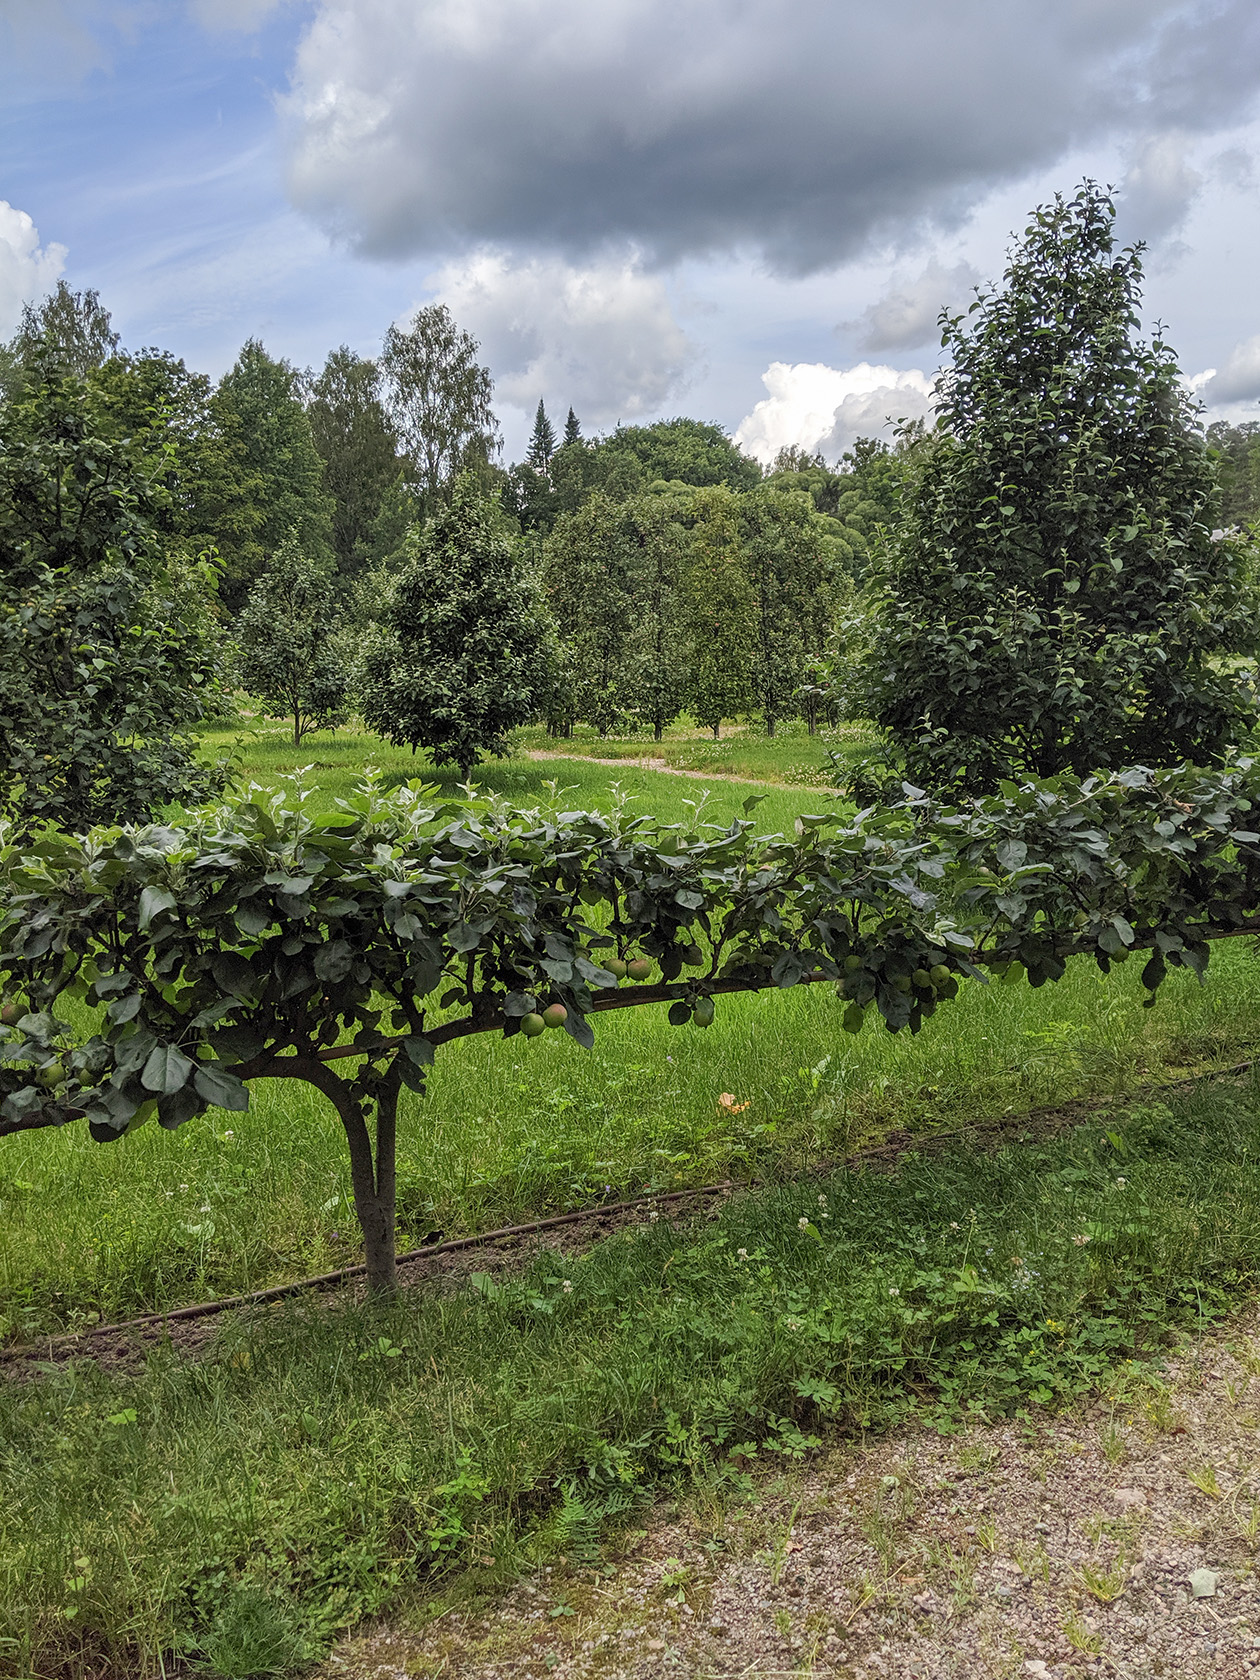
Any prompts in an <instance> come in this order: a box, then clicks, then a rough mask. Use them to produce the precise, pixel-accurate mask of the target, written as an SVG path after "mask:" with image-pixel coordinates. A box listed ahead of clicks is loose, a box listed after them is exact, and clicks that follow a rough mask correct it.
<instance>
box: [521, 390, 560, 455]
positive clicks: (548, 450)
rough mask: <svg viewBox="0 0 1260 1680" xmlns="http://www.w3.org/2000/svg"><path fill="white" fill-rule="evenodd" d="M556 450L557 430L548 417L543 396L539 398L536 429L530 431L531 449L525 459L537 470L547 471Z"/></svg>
mask: <svg viewBox="0 0 1260 1680" xmlns="http://www.w3.org/2000/svg"><path fill="white" fill-rule="evenodd" d="M555 452H556V431H555V427H554V426H553V425H552V424H551V421H550V420H548V418H547V410H546V408H545V407H544V406H543V400H542V398H541V397H539V399H538V409H537V412H536V413H535V415H534V429H533V431H532V432H531V433H530V438H529V449H528V450H527V451H526V454H525V459H526V461H527V462H528V463H529V465H530V466H531V467H533V469H534V471H535V472H540V473H545V472H546V470H547V468H548V466H549V465H550V462H551V457H552V456H553V455H554V454H555Z"/></svg>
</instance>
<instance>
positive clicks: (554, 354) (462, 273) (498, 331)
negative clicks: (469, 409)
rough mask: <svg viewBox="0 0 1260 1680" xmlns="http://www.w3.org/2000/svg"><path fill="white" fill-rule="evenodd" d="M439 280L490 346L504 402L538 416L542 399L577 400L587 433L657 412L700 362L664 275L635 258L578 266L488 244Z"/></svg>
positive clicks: (464, 321) (463, 320) (443, 296)
mask: <svg viewBox="0 0 1260 1680" xmlns="http://www.w3.org/2000/svg"><path fill="white" fill-rule="evenodd" d="M435 284H436V288H437V296H438V298H439V299H440V300H441V301H442V302H443V303H446V304H448V305H449V306H450V309H451V312H452V314H453V315H454V316H455V318H456V320H457V321H458V322H459V324H460V325H461V326H462V327H466V328H467V329H468V330H469V331H471V332H472V334H473V335H474V337H475V338H476V339H477V340H478V341H479V343H480V344H481V347H482V350H483V351H484V352H485V358H486V360H487V361H488V362H489V364H490V366H491V367H492V368H493V369H494V380H495V394H496V397H497V399H498V400H499V401H502V402H505V403H509V404H511V405H512V406H513V407H515V408H519V409H522V410H524V411H525V412H526V413H527V414H529V415H531V416H532V414H533V411H534V406H535V404H536V403H537V401H538V399H539V397H543V398H545V399H546V402H547V405H548V407H549V408H551V409H552V410H553V411H555V412H557V413H559V414H563V413H564V411H565V409H566V408H567V407H568V406H569V405H570V404H572V406H573V407H574V408H575V409H576V410H577V412H578V414H579V415H580V416H581V418H582V421H583V423H584V425H586V426H587V428H588V429H589V428H591V427H602V426H611V425H613V424H615V423H616V422H617V421H618V420H634V419H638V418H639V417H640V416H642V415H645V414H654V413H656V412H657V411H658V410H659V409H661V408H662V407H663V406H664V405H665V404H666V403H667V402H668V401H670V399H671V398H672V397H674V396H675V395H676V394H677V393H678V392H679V390H680V388H681V386H682V383H683V381H684V379H685V377H686V374H687V373H688V371H689V370H690V368H691V367H692V365H693V363H694V360H695V348H694V346H693V345H692V344H691V342H690V340H689V339H688V338H687V335H686V334H685V333H684V332H683V330H682V328H681V327H680V326H679V325H678V323H677V321H676V320H675V318H674V313H673V310H672V308H671V305H670V300H669V295H668V293H667V291H666V288H665V284H664V282H663V281H662V279H661V277H660V276H659V275H658V274H645V273H643V271H642V270H641V269H640V268H639V267H638V265H637V264H636V263H634V262H633V261H627V260H624V259H622V260H613V259H610V260H607V261H602V262H598V263H593V264H589V265H584V266H581V267H577V266H574V265H572V264H569V263H566V262H564V261H563V260H562V259H560V258H556V257H532V258H528V259H526V260H524V261H515V260H513V259H512V258H511V257H509V256H507V255H506V254H505V253H503V252H501V251H489V250H482V251H478V252H475V253H474V254H473V255H472V256H471V257H470V258H468V259H466V260H461V261H456V262H451V263H448V264H446V266H445V267H444V268H443V269H442V270H441V271H440V273H439V274H438V275H437V276H435Z"/></svg>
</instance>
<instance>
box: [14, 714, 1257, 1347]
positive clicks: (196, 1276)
mask: <svg viewBox="0 0 1260 1680" xmlns="http://www.w3.org/2000/svg"><path fill="white" fill-rule="evenodd" d="M369 745H370V743H369V742H368V741H367V739H366V738H364V737H361V736H354V735H350V734H346V735H338V736H336V737H335V738H328V737H323V736H321V737H318V738H314V739H311V740H308V741H304V742H303V743H302V747H301V749H300V751H299V752H297V753H295V752H294V749H293V748H292V745H291V744H290V743H286V742H285V741H283V739H279V738H277V737H276V736H274V735H268V736H264V737H261V738H258V739H255V740H254V741H252V742H251V743H250V744H249V748H248V754H247V757H246V760H245V770H246V772H247V773H248V774H251V775H253V776H256V777H257V778H258V779H260V780H270V779H272V778H274V777H275V776H278V775H282V774H287V773H290V772H291V771H292V769H293V768H294V766H295V765H296V764H299V763H304V764H314V766H315V768H314V769H313V770H312V771H311V772H310V774H311V776H312V777H313V778H314V779H316V780H317V782H318V784H319V785H320V786H321V788H322V789H323V790H324V792H326V793H327V794H328V795H329V796H330V797H332V796H335V795H336V794H337V793H338V792H339V791H342V790H348V789H349V787H350V786H351V785H352V783H353V781H354V780H355V779H356V778H357V776H358V775H359V774H360V773H361V771H362V767H363V763H364V761H365V759H366V758H369V757H370V756H371V754H370V752H369V750H368V748H369ZM375 747H376V748H378V749H379V748H380V743H375ZM378 762H380V763H381V765H382V767H383V768H384V769H385V771H386V773H398V772H397V768H396V766H397V764H398V763H399V762H401V763H402V764H403V767H404V769H405V771H406V773H408V774H410V773H411V771H412V770H413V769H414V768H415V766H414V765H413V763H412V760H411V755H410V754H409V753H403V754H394V755H393V757H392V758H391V756H390V754H389V752H388V750H382V752H381V756H380V758H379V760H378ZM421 769H422V773H423V767H421ZM556 771H560V772H563V775H562V777H561V778H560V779H561V781H562V783H563V786H564V788H565V789H569V788H571V791H565V792H564V794H563V799H562V803H564V804H567V805H570V806H572V807H580V806H584V805H600V804H603V805H605V806H606V805H607V804H608V803H609V802H610V801H611V799H612V798H613V793H612V787H613V784H614V783H615V782H620V783H622V785H623V788H624V789H625V791H627V792H632V793H634V794H635V797H637V798H640V799H641V800H642V802H643V808H645V809H650V810H653V811H655V812H657V814H659V815H661V816H662V817H664V818H667V819H668V818H673V817H677V818H682V817H685V816H687V815H689V808H688V806H687V804H686V803H685V802H686V801H689V800H690V801H694V800H697V799H700V798H703V797H704V796H705V795H706V793H707V794H709V796H710V805H709V807H707V808H708V809H709V810H710V811H711V812H712V813H713V816H714V819H715V820H718V821H728V820H729V819H730V818H731V817H732V816H733V815H736V814H737V813H738V812H739V809H740V806H741V802H742V800H743V799H744V797H746V795H747V793H748V791H749V790H748V789H747V787H746V786H745V785H741V784H738V783H718V782H715V783H714V784H712V785H711V786H710V784H707V783H703V782H693V781H690V780H684V779H682V778H679V777H674V776H668V775H663V774H656V773H653V772H648V771H640V770H631V769H628V770H626V771H624V772H623V771H611V770H608V769H605V768H602V767H600V766H598V765H589V764H581V763H573V764H563V765H546V766H543V765H536V764H530V763H528V762H527V761H524V762H523V761H513V762H509V763H506V764H492V765H490V766H488V767H487V768H486V769H485V772H484V775H483V777H482V781H481V786H482V787H483V788H485V789H487V790H490V789H494V790H496V791H498V792H500V793H503V794H505V795H509V796H511V797H515V798H520V799H522V800H535V799H537V800H541V801H544V802H547V801H549V800H550V799H551V798H552V797H553V793H554V789H549V788H548V787H547V786H546V785H545V784H546V782H547V781H548V780H553V773H554V772H556ZM513 778H517V779H519V781H520V783H521V786H520V787H519V788H517V787H514V786H513ZM817 803H818V795H817V793H814V792H810V791H808V790H803V789H793V788H786V787H784V788H781V789H780V788H775V789H773V790H772V791H771V793H770V797H769V798H768V799H767V801H766V802H765V803H764V804H763V805H761V806H759V807H758V808H757V812H756V817H757V820H758V822H759V825H761V826H763V827H764V828H766V829H774V828H786V827H788V826H790V824H791V822H792V820H793V818H794V817H795V816H796V815H797V814H798V813H799V812H800V811H801V810H802V809H808V808H809V807H810V805H811V804H812V805H815V806H816V805H817ZM1138 968H1139V965H1138V964H1137V963H1132V964H1128V965H1126V966H1124V967H1120V968H1117V969H1115V970H1113V972H1112V974H1111V975H1110V976H1108V977H1105V978H1104V977H1103V976H1102V975H1100V974H1099V973H1098V971H1097V970H1096V969H1095V968H1094V967H1092V966H1091V965H1090V964H1088V963H1087V962H1079V963H1076V964H1074V965H1073V967H1072V969H1071V971H1070V973H1069V976H1068V978H1067V979H1065V980H1064V981H1062V982H1060V983H1059V984H1058V985H1053V986H1046V987H1043V988H1042V989H1041V990H1039V991H1033V990H1031V989H1030V988H1029V987H1028V986H1027V985H1025V984H1020V985H1017V986H1013V987H1012V986H1007V985H991V986H980V985H969V986H966V987H964V989H963V992H962V995H961V996H960V998H959V999H958V1000H957V1001H956V1002H955V1003H952V1004H949V1005H947V1006H945V1007H944V1008H943V1009H941V1010H940V1011H939V1012H938V1013H937V1014H936V1015H935V1016H934V1017H933V1019H932V1020H931V1021H930V1022H928V1024H927V1025H926V1027H925V1029H924V1031H923V1032H922V1033H921V1034H919V1035H918V1036H917V1037H913V1038H912V1037H911V1036H910V1035H909V1034H906V1033H901V1034H897V1035H892V1034H889V1033H887V1032H885V1031H883V1030H882V1029H881V1028H880V1027H879V1026H878V1024H877V1023H876V1022H874V1021H871V1022H870V1023H868V1026H867V1028H866V1030H865V1031H864V1032H863V1033H862V1034H861V1035H859V1036H858V1037H857V1038H853V1037H851V1036H850V1035H848V1034H846V1033H844V1032H843V1031H841V1029H840V1013H841V1012H840V1009H839V1008H838V1007H837V1003H836V1000H835V998H834V997H833V996H832V995H831V993H830V990H829V989H827V988H822V987H819V988H801V989H799V990H795V991H787V992H783V993H770V994H766V995H763V996H761V997H732V998H728V999H724V1000H721V1001H720V1002H719V1007H718V1012H717V1020H716V1022H715V1024H714V1026H713V1027H711V1028H710V1029H708V1030H707V1031H701V1030H699V1029H697V1028H694V1027H687V1028H683V1029H677V1028H672V1027H670V1026H669V1025H668V1023H667V1021H666V1018H665V1012H664V1010H648V1009H643V1010H636V1011H634V1012H633V1013H630V1012H627V1013H625V1014H622V1015H613V1016H608V1017H604V1018H602V1019H601V1020H600V1021H599V1022H598V1023H597V1032H596V1046H595V1049H594V1050H593V1051H589V1052H588V1051H583V1050H581V1049H579V1048H578V1046H577V1045H575V1044H574V1043H573V1041H572V1040H571V1039H569V1038H568V1037H567V1036H565V1035H563V1034H558V1033H556V1034H552V1033H548V1034H547V1035H545V1037H543V1038H542V1039H539V1040H537V1041H533V1042H531V1041H529V1040H526V1039H524V1038H517V1039H514V1040H512V1041H509V1042H504V1041H503V1040H502V1039H498V1038H492V1037H484V1038H481V1037H478V1038H473V1039H468V1040H464V1041H462V1042H459V1043H456V1044H453V1045H450V1046H447V1047H446V1048H444V1049H443V1051H442V1052H441V1054H440V1056H439V1058H438V1063H437V1066H436V1068H435V1070H434V1072H433V1075H432V1077H431V1081H430V1088H429V1092H428V1094H427V1095H426V1096H425V1097H424V1098H419V1097H416V1096H413V1095H412V1094H410V1093H404V1097H403V1106H402V1113H401V1130H400V1141H399V1213H400V1222H401V1241H402V1243H403V1245H404V1246H414V1245H416V1244H418V1243H420V1242H421V1241H423V1240H424V1239H425V1237H426V1236H427V1235H428V1234H429V1233H430V1232H432V1231H435V1230H440V1231H443V1232H445V1233H447V1234H462V1233H465V1232H475V1231H478V1230H487V1229H491V1228H493V1227H495V1226H497V1225H501V1224H506V1223H513V1222H515V1221H517V1220H519V1219H528V1218H529V1217H531V1215H534V1214H542V1213H550V1212H554V1211H558V1210H565V1209H569V1208H573V1207H580V1206H584V1205H588V1204H590V1203H594V1202H599V1201H602V1200H607V1199H609V1198H611V1197H618V1196H622V1195H629V1194H634V1193H636V1192H639V1191H643V1190H649V1189H653V1188H666V1187H669V1188H673V1187H678V1186H684V1185H689V1184H700V1183H705V1182H709V1181H711V1180H714V1179H720V1178H724V1177H726V1176H728V1175H732V1176H735V1177H738V1178H741V1179H747V1178H750V1177H752V1176H754V1175H755V1176H758V1177H761V1178H776V1177H783V1176H784V1175H786V1174H790V1173H792V1172H795V1171H798V1170H800V1169H801V1168H803V1167H807V1166H809V1165H810V1164H811V1163H814V1162H817V1161H818V1160H820V1159H823V1158H828V1157H831V1158H835V1157H838V1156H841V1155H843V1154H844V1153H846V1152H847V1151H848V1150H850V1149H851V1148H853V1147H854V1146H855V1145H856V1144H858V1143H861V1142H864V1141H869V1140H871V1139H873V1138H878V1137H879V1136H882V1135H883V1134H885V1133H886V1132H887V1131H888V1130H889V1129H891V1128H894V1127H905V1128H908V1129H910V1130H911V1131H923V1130H927V1129H930V1128H932V1127H940V1126H949V1125H951V1124H954V1123H957V1121H958V1119H959V1118H960V1117H961V1118H972V1117H977V1116H992V1115H1001V1114H1005V1113H1021V1112H1024V1111H1026V1110H1027V1109H1028V1108H1030V1107H1034V1106H1037V1105H1042V1104H1051V1103H1059V1102H1064V1101H1068V1100H1071V1099H1073V1098H1075V1097H1078V1096H1082V1095H1093V1096H1100V1095H1101V1096H1114V1095H1118V1094H1121V1093H1124V1092H1129V1091H1132V1090H1133V1089H1134V1088H1135V1087H1136V1086H1137V1085H1139V1084H1141V1083H1142V1082H1143V1081H1146V1080H1150V1079H1155V1078H1159V1077H1160V1076H1161V1075H1163V1074H1165V1073H1166V1072H1168V1071H1170V1070H1178V1069H1182V1068H1186V1067H1190V1068H1195V1067H1201V1066H1204V1065H1211V1064H1214V1063H1220V1062H1224V1061H1229V1060H1231V1059H1237V1058H1238V1057H1240V1056H1242V1055H1244V1054H1246V1053H1247V1051H1248V1050H1249V1049H1250V1048H1251V1047H1252V1046H1253V1045H1254V1044H1255V1043H1256V1042H1257V1041H1260V961H1257V959H1256V958H1255V957H1254V956H1253V955H1252V954H1251V952H1250V950H1249V949H1248V948H1247V947H1246V946H1244V945H1243V944H1242V942H1236V943H1234V944H1222V945H1218V946H1217V947H1216V948H1215V950H1214V955H1213V959H1212V964H1211V968H1210V970H1209V973H1208V978H1207V983H1206V984H1205V985H1203V986H1200V985H1199V984H1198V982H1197V981H1196V980H1195V979H1194V978H1193V977H1192V976H1191V975H1190V974H1189V973H1188V972H1185V971H1180V972H1174V973H1173V974H1172V975H1171V976H1170V978H1169V979H1168V981H1167V982H1166V983H1165V985H1164V987H1163V988H1162V990H1161V991H1160V993H1159V999H1158V1003H1157V1006H1156V1007H1155V1009H1153V1010H1146V1009H1143V1008H1142V1007H1141V1005H1142V1001H1143V998H1144V996H1145V994H1144V992H1143V990H1142V987H1141V985H1140V983H1139V979H1138ZM723 1093H730V1094H731V1096H732V1097H733V1098H734V1099H735V1103H736V1104H737V1105H739V1112H735V1113H732V1112H729V1111H728V1110H727V1109H725V1108H723V1107H722V1106H721V1105H720V1104H719V1101H718V1099H719V1097H720V1096H721V1095H722V1094H723ZM744 1105H746V1106H744ZM0 1219H2V1220H3V1222H4V1230H5V1241H4V1243H3V1245H0V1336H7V1337H10V1338H12V1337H15V1336H16V1337H19V1338H22V1337H33V1336H39V1335H44V1334H50V1333H55V1332H57V1331H59V1330H64V1329H73V1328H80V1327H82V1326H84V1325H85V1324H91V1323H94V1322H99V1321H102V1320H105V1321H111V1320H114V1319H118V1318H123V1317H130V1316H132V1315H134V1314H136V1313H139V1312H144V1311H148V1310H151V1309H161V1308H168V1307H173V1306H180V1305H184V1304H187V1303H188V1302H191V1301H195V1300H202V1299H206V1298H210V1297H214V1296H217V1295H223V1294H230V1293H235V1292H237V1291H238V1290H243V1289H252V1288H260V1287H265V1286H267V1285H269V1284H274V1283H277V1282H282V1281H287V1280H289V1279H291V1278H294V1277H301V1276H304V1275H307V1274H310V1273H313V1272H319V1271H324V1270H327V1269H329V1268H330V1267H332V1266H336V1265H341V1264H349V1263H352V1262H354V1261H355V1260H357V1259H358V1258H360V1245H359V1240H358V1228H357V1223H356V1220H355V1217H354V1213H353V1208H352V1206H351V1204H350V1201H349V1199H348V1175H347V1168H346V1156H345V1146H344V1141H343V1138H342V1134H341V1130H340V1127H339V1125H338V1124H337V1122H336V1120H335V1118H334V1117H333V1115H332V1114H331V1112H330V1110H329V1109H328V1108H327V1107H326V1105H325V1104H324V1103H323V1102H322V1100H321V1099H320V1098H319V1097H318V1095H317V1094H316V1093H314V1092H313V1091H311V1090H310V1089H309V1088H308V1087H306V1086H302V1085H291V1084H289V1083H288V1082H285V1081H277V1082H275V1083H272V1084H267V1083H260V1085H259V1087H258V1088H257V1089H256V1091H255V1092H254V1095H253V1103H252V1108H251V1111H250V1112H249V1113H248V1114H245V1115H226V1114H222V1113H218V1112H212V1113H211V1114H209V1115H207V1116H206V1117H205V1118H204V1119H202V1120H199V1121H196V1122H193V1123H191V1124H190V1125H188V1126H185V1127H183V1128H181V1129H180V1130H179V1131H177V1132H173V1133H170V1132H164V1131H162V1130H161V1129H160V1128H158V1127H156V1126H149V1127H146V1128H144V1129H143V1130H141V1131H139V1132H137V1133H135V1134H133V1135H131V1136H129V1137H126V1138H124V1139H122V1140H120V1141H119V1142H117V1143H115V1144H112V1145H108V1146H105V1145H99V1144H94V1143H93V1142H92V1141H91V1140H90V1138H89V1137H88V1136H87V1134H86V1132H85V1131H84V1130H83V1129H82V1128H68V1129H67V1130H65V1131H64V1132H58V1133H32V1134H27V1135H19V1136H15V1137H11V1138H8V1139H5V1140H4V1143H3V1145H2V1146H0Z"/></svg>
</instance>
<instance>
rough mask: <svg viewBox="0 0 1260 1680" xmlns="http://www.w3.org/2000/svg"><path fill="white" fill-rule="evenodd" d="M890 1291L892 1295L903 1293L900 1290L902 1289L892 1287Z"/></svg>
mask: <svg viewBox="0 0 1260 1680" xmlns="http://www.w3.org/2000/svg"><path fill="white" fill-rule="evenodd" d="M888 1293H889V1294H890V1295H900V1294H901V1291H900V1289H890V1290H889V1291H888Z"/></svg>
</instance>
